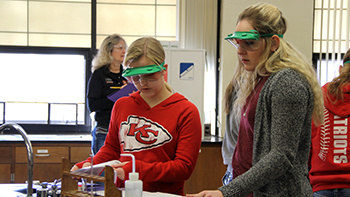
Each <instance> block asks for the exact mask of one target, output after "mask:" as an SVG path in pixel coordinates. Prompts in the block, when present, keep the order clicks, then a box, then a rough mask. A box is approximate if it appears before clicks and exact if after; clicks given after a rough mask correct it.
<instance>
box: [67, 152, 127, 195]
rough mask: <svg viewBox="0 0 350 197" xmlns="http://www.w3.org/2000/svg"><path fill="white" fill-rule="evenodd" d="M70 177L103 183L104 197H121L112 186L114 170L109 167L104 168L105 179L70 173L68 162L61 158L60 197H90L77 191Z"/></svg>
mask: <svg viewBox="0 0 350 197" xmlns="http://www.w3.org/2000/svg"><path fill="white" fill-rule="evenodd" d="M72 177H77V178H84V179H87V180H88V182H90V181H97V182H103V183H104V185H105V197H121V196H122V195H121V191H120V190H119V189H118V188H117V187H116V186H115V185H114V170H113V168H112V167H110V166H106V168H105V177H102V176H96V175H91V174H87V173H79V172H70V162H69V161H68V159H65V158H62V182H61V196H62V197H68V196H71V197H83V196H86V197H88V196H92V195H91V193H89V192H83V191H78V184H77V182H76V181H75V180H74V179H72Z"/></svg>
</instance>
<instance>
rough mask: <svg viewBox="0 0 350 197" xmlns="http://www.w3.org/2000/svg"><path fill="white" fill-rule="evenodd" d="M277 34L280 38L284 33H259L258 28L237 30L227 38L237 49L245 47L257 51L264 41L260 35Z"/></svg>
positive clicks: (269, 35)
mask: <svg viewBox="0 0 350 197" xmlns="http://www.w3.org/2000/svg"><path fill="white" fill-rule="evenodd" d="M273 35H277V36H278V37H280V38H283V35H282V34H261V35H260V34H259V32H258V31H256V30H250V31H235V32H234V33H233V34H229V35H228V36H227V37H226V38H225V40H227V41H228V42H229V43H231V44H232V45H233V46H234V47H236V48H237V49H238V48H239V47H242V48H244V49H245V50H247V51H256V50H258V49H259V48H260V47H261V45H262V41H261V40H260V37H272V36H273Z"/></svg>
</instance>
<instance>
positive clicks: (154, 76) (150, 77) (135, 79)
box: [126, 71, 161, 84]
mask: <svg viewBox="0 0 350 197" xmlns="http://www.w3.org/2000/svg"><path fill="white" fill-rule="evenodd" d="M160 72H161V71H159V72H156V73H151V74H143V75H133V76H130V77H126V78H127V79H128V80H129V81H130V83H133V84H139V83H141V80H144V81H147V82H155V81H157V80H158V79H159V78H160V76H161V74H160Z"/></svg>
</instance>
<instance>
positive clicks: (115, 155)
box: [72, 37, 202, 195]
mask: <svg viewBox="0 0 350 197" xmlns="http://www.w3.org/2000/svg"><path fill="white" fill-rule="evenodd" d="M164 61H165V52H164V49H163V47H162V45H161V43H160V42H159V41H158V40H156V39H154V38H152V37H144V38H139V39H137V40H136V41H134V42H133V43H132V44H131V45H130V47H129V48H128V51H127V53H126V56H125V59H124V65H125V66H126V68H125V70H124V72H123V76H124V77H126V78H127V79H128V80H129V81H130V82H131V83H133V84H134V85H135V87H136V88H137V89H138V90H139V91H137V92H134V93H132V94H131V95H130V96H127V97H123V98H120V99H118V100H117V101H116V103H115V104H114V107H113V110H112V114H111V121H110V124H109V131H108V134H107V138H106V141H105V144H104V146H102V148H101V149H100V150H99V151H98V153H97V154H96V155H95V156H94V157H93V163H94V164H98V163H102V162H106V161H110V160H115V159H116V160H120V161H121V162H122V163H121V164H117V165H115V166H113V167H114V168H115V170H116V171H117V176H118V180H117V186H118V187H124V185H123V183H124V180H128V179H129V173H130V172H131V171H132V164H131V162H126V161H128V160H130V158H129V157H121V156H120V155H121V154H123V153H129V154H133V155H134V156H135V159H136V172H138V173H139V178H140V179H141V180H142V182H143V190H144V191H149V192H164V193H172V194H178V195H184V182H185V180H187V179H188V178H190V176H191V174H192V172H193V170H194V167H195V165H196V162H197V158H198V154H199V149H200V146H201V139H202V137H201V133H202V128H201V121H200V116H199V112H198V109H197V107H196V106H195V105H194V104H193V103H191V102H190V101H189V100H187V99H186V98H185V97H184V96H183V95H181V94H179V93H175V92H173V91H172V88H171V87H170V86H169V85H168V84H167V83H166V82H165V80H164V75H165V73H166V67H167V65H166V64H165V63H164ZM90 161H91V160H90V158H89V159H87V160H86V161H82V162H80V163H77V164H76V165H75V166H74V167H73V168H72V170H76V169H78V168H81V167H85V166H89V165H91V164H90Z"/></svg>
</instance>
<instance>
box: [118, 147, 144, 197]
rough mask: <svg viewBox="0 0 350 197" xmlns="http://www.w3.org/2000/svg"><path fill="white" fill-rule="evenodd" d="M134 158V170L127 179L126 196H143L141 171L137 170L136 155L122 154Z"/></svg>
mask: <svg viewBox="0 0 350 197" xmlns="http://www.w3.org/2000/svg"><path fill="white" fill-rule="evenodd" d="M120 156H130V157H131V158H132V172H130V173H129V180H127V181H125V197H142V181H141V180H139V173H137V172H135V156H134V155H132V154H121V155H120Z"/></svg>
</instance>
